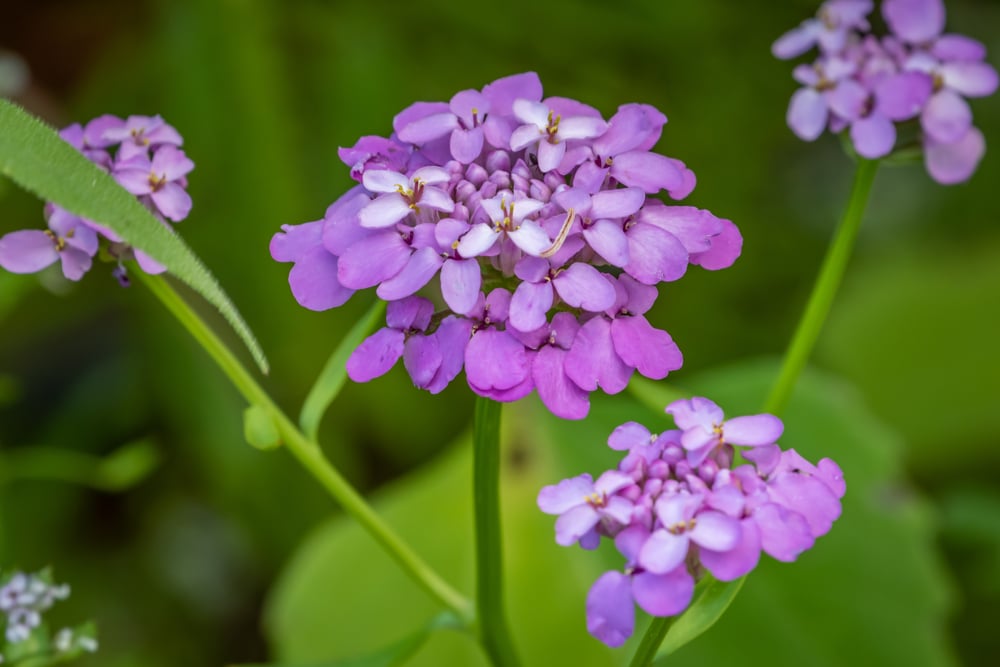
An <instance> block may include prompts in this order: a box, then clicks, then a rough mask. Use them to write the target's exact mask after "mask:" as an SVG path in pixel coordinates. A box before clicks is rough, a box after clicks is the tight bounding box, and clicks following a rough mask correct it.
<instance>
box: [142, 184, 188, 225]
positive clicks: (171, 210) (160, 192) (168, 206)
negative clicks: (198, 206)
mask: <svg viewBox="0 0 1000 667" xmlns="http://www.w3.org/2000/svg"><path fill="white" fill-rule="evenodd" d="M150 196H151V197H152V198H153V203H154V204H156V208H158V209H160V213H162V214H163V215H164V217H166V218H169V219H171V220H175V221H177V222H179V221H181V220H183V219H184V218H186V217H187V216H188V213H190V212H191V195H189V194H188V193H187V190H185V189H184V188H182V187H181V186H180V185H178V184H177V183H174V182H167V183H164V184H163V185H161V186H160V187H159V189H156V190H154V191H153V193H152V194H151V195H150Z"/></svg>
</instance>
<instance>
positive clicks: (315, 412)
mask: <svg viewBox="0 0 1000 667" xmlns="http://www.w3.org/2000/svg"><path fill="white" fill-rule="evenodd" d="M384 312H385V301H383V300H382V299H376V300H375V303H374V304H372V307H371V308H369V309H368V312H367V313H365V315H364V316H363V317H362V318H361V319H359V320H358V321H357V322H355V323H354V326H353V327H351V330H350V331H348V332H347V335H346V336H344V339H343V340H342V341H340V344H339V345H338V346H337V347H336V349H335V350H334V351H333V354H331V355H330V358H329V359H328V360H327V362H326V366H324V367H323V370H322V371H321V372H320V374H319V377H318V378H316V383H315V384H313V387H312V389H311V390H309V395H308V396H306V400H305V402H304V403H303V404H302V413H301V414H300V415H299V424H300V425H301V426H302V432H303V433H304V434H305V436H306V437H307V438H309V439H310V440H316V439H317V437H318V436H319V425H320V422H321V421H322V420H323V415H324V414H326V410H327V408H329V407H330V404H331V403H333V401H334V399H335V398H337V394H339V393H340V390H341V388H342V387H343V386H344V383H345V382H346V381H347V365H346V364H347V358H348V357H350V356H351V353H352V352H354V350H355V348H357V347H358V345H360V344H361V341H362V340H364V339H365V338H366V337H367V336H368V334H370V333H371V332H372V330H373V329H374V328H375V326H376V324H377V323H378V322H379V321H380V318H381V317H382V314H383V313H384Z"/></svg>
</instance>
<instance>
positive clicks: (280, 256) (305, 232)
mask: <svg viewBox="0 0 1000 667" xmlns="http://www.w3.org/2000/svg"><path fill="white" fill-rule="evenodd" d="M322 237H323V221H322V220H316V221H314V222H306V223H303V224H301V225H282V226H281V231H280V232H278V233H277V234H275V235H274V236H272V237H271V245H270V251H271V257H272V258H273V259H274V260H275V261H276V262H294V261H297V260H298V259H299V258H300V257H302V256H303V255H305V254H306V253H307V252H309V251H310V250H312V249H313V248H315V247H317V246H322V243H323V239H322Z"/></svg>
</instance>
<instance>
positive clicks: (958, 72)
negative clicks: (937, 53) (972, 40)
mask: <svg viewBox="0 0 1000 667" xmlns="http://www.w3.org/2000/svg"><path fill="white" fill-rule="evenodd" d="M940 73H941V77H942V78H943V79H944V85H946V86H947V87H949V88H951V89H952V90H957V91H958V92H960V93H962V94H963V95H965V96H966V97H986V96H987V95H992V94H993V93H995V92H996V90H997V71H996V69H994V68H993V65H990V64H989V63H978V62H954V63H945V64H944V65H942V66H941V69H940Z"/></svg>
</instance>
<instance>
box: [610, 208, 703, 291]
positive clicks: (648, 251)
mask: <svg viewBox="0 0 1000 667" xmlns="http://www.w3.org/2000/svg"><path fill="white" fill-rule="evenodd" d="M626 234H627V236H628V255H629V262H628V264H626V265H625V272H626V273H628V274H629V275H630V276H632V277H633V278H635V279H636V280H638V281H639V282H641V283H643V284H646V285H655V284H657V283H659V282H669V281H672V280H677V279H678V278H680V277H681V276H683V275H684V273H685V272H686V271H687V266H688V254H687V251H686V250H685V249H684V245H683V244H682V243H681V242H680V241H678V240H677V237H675V236H674V235H673V234H671V233H669V232H666V231H664V230H662V229H660V228H659V227H655V226H653V225H649V224H646V223H642V222H640V223H638V224H636V225H633V226H632V227H631V228H630V229H629V230H628V232H626Z"/></svg>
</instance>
